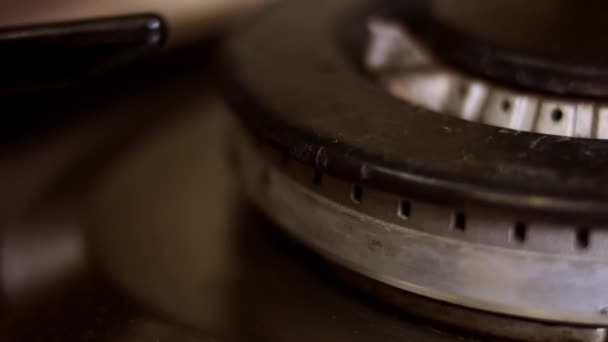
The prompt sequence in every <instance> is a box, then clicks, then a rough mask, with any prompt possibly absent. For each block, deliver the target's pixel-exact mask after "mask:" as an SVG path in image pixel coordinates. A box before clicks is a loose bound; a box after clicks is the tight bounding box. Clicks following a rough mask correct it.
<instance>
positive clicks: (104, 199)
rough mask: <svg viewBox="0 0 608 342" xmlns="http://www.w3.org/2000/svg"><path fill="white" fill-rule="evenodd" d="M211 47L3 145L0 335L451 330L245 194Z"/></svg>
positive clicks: (375, 337) (414, 336) (435, 336)
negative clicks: (369, 290) (386, 305)
mask: <svg viewBox="0 0 608 342" xmlns="http://www.w3.org/2000/svg"><path fill="white" fill-rule="evenodd" d="M197 53H200V54H201V55H198V54H197ZM205 53H206V52H205V51H199V52H196V53H193V52H188V53H187V54H186V56H187V57H183V56H182V57H178V60H177V61H175V60H174V61H170V62H168V63H169V64H170V65H169V66H165V67H166V68H165V69H166V72H163V73H159V74H155V75H154V76H150V75H148V76H146V77H140V76H141V75H137V74H135V75H130V76H128V77H132V78H135V79H137V82H129V81H128V82H121V83H124V85H123V86H119V87H118V91H114V93H118V94H119V95H120V96H114V97H112V100H108V99H105V98H103V96H102V97H101V99H97V100H96V101H98V102H94V103H92V104H91V105H90V106H84V107H82V108H83V109H82V111H81V112H79V115H76V116H75V117H70V118H67V119H64V120H63V121H62V122H61V123H59V124H57V125H55V126H53V127H52V129H51V130H50V132H48V130H47V131H45V133H40V132H34V133H30V135H29V138H27V139H19V141H17V142H14V143H11V144H8V145H6V148H5V149H4V151H3V152H2V153H3V155H2V158H0V185H1V186H2V188H3V191H2V194H1V198H0V204H1V206H0V209H1V210H0V220H1V231H0V233H1V235H0V253H1V255H0V260H1V268H0V270H1V273H0V284H1V288H0V289H1V291H2V292H1V296H2V297H1V298H2V299H1V302H0V303H2V304H1V306H0V340H2V341H7V342H25V341H27V342H30V341H62V342H70V341H95V342H96V341H129V342H139V341H153V342H160V341H224V340H246V341H312V340H314V341H444V340H446V341H447V340H449V338H448V337H447V336H444V335H441V334H439V333H436V332H434V331H432V330H430V329H426V328H421V327H418V326H415V325H413V324H410V323H407V322H405V321H403V320H401V319H399V318H397V317H395V316H393V315H389V314H385V313H383V312H381V311H380V310H379V309H376V308H374V307H373V306H368V305H367V303H365V302H363V301H359V300H357V299H356V298H354V297H353V296H351V294H349V293H348V291H342V289H340V287H339V286H337V285H335V284H334V283H332V282H331V281H328V280H327V279H325V278H324V277H323V276H322V275H321V274H320V273H318V272H316V269H315V267H314V263H308V261H307V258H308V256H307V254H306V253H300V252H298V251H297V250H296V249H293V248H291V246H290V244H289V243H288V242H287V241H286V240H285V239H284V237H281V236H279V235H280V234H278V233H277V232H276V230H275V229H273V228H272V226H271V225H270V224H269V223H268V222H267V221H266V220H265V219H263V218H262V217H260V215H259V214H258V213H257V212H256V211H255V210H254V209H253V208H251V207H250V206H249V205H248V204H247V202H246V200H245V199H244V198H243V196H242V194H241V193H240V190H239V185H238V180H237V177H236V172H235V170H233V168H232V167H231V166H230V165H231V164H230V160H229V158H228V157H227V156H228V153H227V147H228V146H229V143H230V141H231V139H230V137H231V136H232V135H233V134H239V131H238V127H237V125H236V123H235V119H234V118H232V116H231V115H230V113H229V111H228V110H227V108H226V106H225V104H224V103H223V102H222V101H221V99H220V97H219V95H218V94H217V90H216V89H215V87H214V86H213V81H212V77H210V76H209V74H211V73H212V72H211V71H212V70H209V68H208V67H205V66H204V64H205V63H197V62H196V61H197V60H199V58H200V60H204V58H203V56H202V55H204V54H205ZM179 58H185V60H179ZM184 65H186V66H184ZM165 69H163V70H165ZM142 84H144V85H142ZM138 85H139V86H138ZM121 87H122V88H121ZM114 95H116V94H114ZM61 110H62V108H61V107H60V106H59V107H56V108H50V109H49V111H47V112H46V113H45V115H51V114H53V111H57V112H60V111H61Z"/></svg>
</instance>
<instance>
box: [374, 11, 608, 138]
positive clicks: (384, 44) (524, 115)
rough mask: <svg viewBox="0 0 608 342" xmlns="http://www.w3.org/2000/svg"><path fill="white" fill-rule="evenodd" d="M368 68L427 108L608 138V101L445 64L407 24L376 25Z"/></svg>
mask: <svg viewBox="0 0 608 342" xmlns="http://www.w3.org/2000/svg"><path fill="white" fill-rule="evenodd" d="M369 26H370V32H371V37H372V38H371V44H370V47H369V50H368V53H367V67H368V68H369V69H370V70H371V71H372V72H374V73H376V74H377V75H378V77H379V78H380V79H381V80H382V82H383V83H384V84H385V86H386V87H387V89H388V90H389V91H390V92H391V93H392V94H394V95H395V96H397V97H399V98H402V99H404V100H406V101H408V102H410V103H413V104H417V105H419V106H422V107H424V108H426V109H430V110H433V111H437V112H442V113H445V114H448V115H452V116H456V117H458V118H461V119H464V120H468V121H473V122H481V123H485V124H488V125H493V126H496V127H502V128H507V129H513V130H517V131H526V132H537V133H542V134H551V135H560V136H568V137H580V138H595V139H607V138H608V101H606V100H604V99H597V100H591V99H581V98H578V97H568V96H556V95H547V94H545V93H540V92H534V91H522V90H520V89H518V88H512V87H508V86H503V85H502V84H497V83H495V82H491V81H487V80H486V79H484V78H476V77H473V76H470V74H467V73H464V72H458V71H456V70H454V69H451V68H448V67H446V66H444V65H443V64H442V63H441V62H439V61H437V60H436V58H434V56H432V55H431V54H430V53H428V52H427V51H426V50H425V48H424V47H423V46H421V44H420V43H418V42H417V41H416V39H415V38H414V36H413V35H412V33H411V32H409V31H408V30H407V28H405V27H404V26H403V25H400V24H397V23H394V22H390V21H382V20H375V21H371V22H370V24H369Z"/></svg>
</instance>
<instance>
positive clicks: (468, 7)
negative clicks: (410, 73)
mask: <svg viewBox="0 0 608 342" xmlns="http://www.w3.org/2000/svg"><path fill="white" fill-rule="evenodd" d="M421 7H422V8H423V10H422V11H421V12H415V13H412V12H410V13H409V14H408V16H409V18H406V19H407V23H408V24H409V25H410V28H411V29H412V30H413V31H415V32H416V33H418V34H419V35H420V36H421V38H422V40H423V41H424V42H425V43H426V44H428V45H429V46H430V47H431V48H432V50H433V51H434V52H435V53H436V54H437V56H438V57H439V58H441V59H443V60H444V61H445V62H446V63H448V64H450V65H452V66H454V67H456V68H459V69H462V70H464V71H466V72H469V73H472V74H475V75H478V76H481V77H485V78H489V79H492V80H495V81H499V82H502V83H507V84H509V85H512V86H517V87H521V88H527V89H533V90H537V91H542V92H548V93H557V94H569V95H581V96H606V95H608V44H605V37H608V20H606V18H605V16H606V13H608V2H605V1H600V0H590V1H574V0H535V1H527V0H492V1H486V0H459V1H453V0H430V1H426V2H424V5H423V6H421Z"/></svg>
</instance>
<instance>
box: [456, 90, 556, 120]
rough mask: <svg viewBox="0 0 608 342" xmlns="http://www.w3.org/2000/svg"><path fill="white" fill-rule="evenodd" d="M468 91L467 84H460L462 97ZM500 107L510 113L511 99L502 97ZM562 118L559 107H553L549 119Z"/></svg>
mask: <svg viewBox="0 0 608 342" xmlns="http://www.w3.org/2000/svg"><path fill="white" fill-rule="evenodd" d="M468 92H469V88H468V86H467V85H462V86H461V87H460V94H461V95H462V96H463V97H464V96H467V94H468ZM500 107H501V109H502V111H503V112H504V113H505V114H510V113H511V109H512V108H513V105H512V103H511V100H509V99H504V100H502V102H501V104H500ZM563 118H564V112H563V111H562V110H561V108H555V109H553V111H551V120H553V122H555V123H559V122H560V121H562V119H563Z"/></svg>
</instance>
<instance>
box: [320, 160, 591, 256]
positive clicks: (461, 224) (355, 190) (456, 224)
mask: <svg viewBox="0 0 608 342" xmlns="http://www.w3.org/2000/svg"><path fill="white" fill-rule="evenodd" d="M322 178H323V174H322V173H321V172H320V171H319V170H315V173H314V178H313V183H314V184H315V185H321V182H322ZM350 198H351V200H352V201H353V203H355V204H361V202H362V201H363V187H361V186H360V185H358V184H353V185H352V187H351V193H350ZM397 215H398V216H399V217H400V218H401V219H404V220H407V219H409V218H410V216H411V215H412V202H411V201H408V200H401V201H400V202H399V207H398V210H397ZM451 229H453V230H455V231H460V232H465V231H466V230H467V216H466V214H465V213H463V212H459V211H455V212H454V213H452V220H451ZM527 235H528V226H527V225H526V223H524V222H516V223H515V225H514V227H513V230H512V237H513V241H515V242H516V243H520V244H523V243H525V242H526V238H527ZM589 245H590V229H589V228H586V227H581V228H578V229H577V230H576V246H577V247H578V248H579V249H588V248H589Z"/></svg>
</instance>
